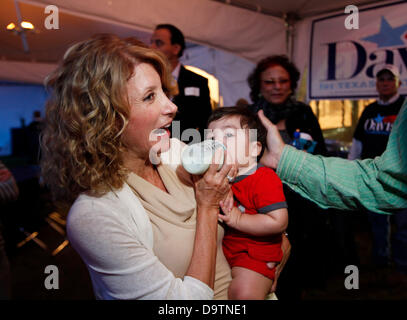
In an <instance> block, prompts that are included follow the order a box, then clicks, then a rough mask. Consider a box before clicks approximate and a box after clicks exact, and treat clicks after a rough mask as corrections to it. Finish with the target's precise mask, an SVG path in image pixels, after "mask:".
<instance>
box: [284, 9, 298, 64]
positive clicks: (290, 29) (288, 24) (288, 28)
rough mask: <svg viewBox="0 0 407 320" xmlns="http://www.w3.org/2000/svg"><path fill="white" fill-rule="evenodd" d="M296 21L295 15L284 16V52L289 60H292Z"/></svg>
mask: <svg viewBox="0 0 407 320" xmlns="http://www.w3.org/2000/svg"><path fill="white" fill-rule="evenodd" d="M298 20H300V19H299V17H298V15H297V14H296V13H293V12H288V13H285V14H284V26H285V41H286V52H287V56H288V58H289V59H290V60H292V59H293V54H294V33H295V23H296V22H297V21H298Z"/></svg>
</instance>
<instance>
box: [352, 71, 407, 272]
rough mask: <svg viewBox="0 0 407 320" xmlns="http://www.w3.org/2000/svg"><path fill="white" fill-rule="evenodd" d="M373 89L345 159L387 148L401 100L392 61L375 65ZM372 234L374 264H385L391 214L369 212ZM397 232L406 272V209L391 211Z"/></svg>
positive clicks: (397, 251) (399, 262)
mask: <svg viewBox="0 0 407 320" xmlns="http://www.w3.org/2000/svg"><path fill="white" fill-rule="evenodd" d="M375 76H376V89H377V92H378V94H379V99H378V100H377V101H375V102H373V103H372V104H370V105H368V106H367V107H366V108H365V109H364V110H363V113H362V115H361V117H360V119H359V121H358V124H357V126H356V129H355V133H354V136H353V141H352V147H351V149H350V152H349V155H348V159H350V160H354V159H367V158H375V157H376V156H380V155H381V154H382V153H383V152H384V150H385V149H386V146H387V142H388V139H389V136H390V132H391V130H392V127H393V123H394V121H395V120H396V117H397V115H398V113H399V111H400V108H401V106H402V105H403V103H404V100H405V99H404V97H402V96H400V94H399V93H398V89H399V87H400V74H399V71H398V70H397V68H396V67H395V66H394V65H389V64H386V65H379V66H378V67H377V68H376V72H375ZM368 217H369V222H370V225H371V231H372V236H373V252H372V254H373V256H372V259H373V264H374V265H375V266H376V267H380V268H382V267H384V268H386V267H388V266H389V263H390V256H391V253H390V230H391V224H390V216H389V215H382V214H377V213H373V212H368ZM392 218H393V219H394V223H395V225H396V227H397V232H395V233H394V234H393V242H392V250H391V251H392V254H393V260H394V262H395V264H396V266H397V267H398V268H399V269H400V271H402V272H404V273H406V274H407V209H402V210H401V211H399V212H398V213H397V214H395V215H393V216H392Z"/></svg>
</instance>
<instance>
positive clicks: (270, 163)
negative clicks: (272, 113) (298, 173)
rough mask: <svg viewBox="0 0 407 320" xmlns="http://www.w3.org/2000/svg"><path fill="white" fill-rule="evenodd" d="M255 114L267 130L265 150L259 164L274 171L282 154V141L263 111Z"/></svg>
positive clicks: (275, 127)
mask: <svg viewBox="0 0 407 320" xmlns="http://www.w3.org/2000/svg"><path fill="white" fill-rule="evenodd" d="M257 114H258V116H259V118H260V121H261V122H262V123H263V125H264V127H265V128H266V130H267V149H266V150H265V151H264V155H263V156H262V158H261V162H262V163H263V164H264V165H265V166H267V167H270V168H273V169H276V168H277V165H278V162H279V161H280V157H281V154H282V153H283V149H284V146H285V144H284V141H283V139H282V138H281V135H280V133H279V132H278V129H277V126H275V125H274V124H273V123H272V122H271V121H270V120H269V119H267V118H266V116H265V115H264V113H263V110H260V111H259V112H258V113H257Z"/></svg>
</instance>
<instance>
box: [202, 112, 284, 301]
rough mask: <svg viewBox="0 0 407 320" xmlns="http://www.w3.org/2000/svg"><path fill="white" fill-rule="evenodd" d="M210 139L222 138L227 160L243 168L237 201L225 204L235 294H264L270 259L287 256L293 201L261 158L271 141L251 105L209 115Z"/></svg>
mask: <svg viewBox="0 0 407 320" xmlns="http://www.w3.org/2000/svg"><path fill="white" fill-rule="evenodd" d="M208 129H210V130H207V139H215V140H218V141H220V142H222V143H223V144H224V145H225V146H226V149H227V156H226V161H228V163H235V164H237V167H238V173H237V176H236V177H235V179H234V180H233V182H232V186H231V188H232V191H233V196H234V199H235V206H234V207H233V209H232V210H231V211H228V210H227V209H226V207H225V206H224V205H223V204H221V209H222V211H223V213H224V214H220V215H219V218H220V219H221V220H222V221H223V222H225V223H226V225H227V227H226V230H225V236H224V238H223V251H224V254H225V256H226V259H227V260H228V262H229V264H230V266H231V268H232V278H233V280H232V283H231V285H230V287H229V292H228V294H229V299H233V300H236V299H239V300H241V299H244V300H250V299H264V298H265V296H266V295H267V294H268V293H269V291H270V287H271V285H272V283H273V279H274V276H275V268H273V269H270V268H268V267H267V262H271V261H274V262H280V261H281V259H282V250H281V235H282V233H283V232H284V231H285V229H286V228H287V224H288V214H287V204H286V201H285V197H284V193H283V185H282V182H281V180H280V179H279V177H278V176H277V174H276V173H275V172H274V171H273V170H272V169H269V168H267V167H264V166H262V165H261V164H258V163H257V160H258V159H260V157H261V155H262V153H263V148H264V146H265V145H266V144H265V140H266V130H265V128H264V127H263V126H262V124H261V123H260V120H259V119H258V118H257V116H256V115H254V114H253V113H252V112H251V111H250V110H248V109H247V108H246V107H224V108H219V109H216V110H215V111H214V112H213V113H212V115H211V117H210V118H209V120H208Z"/></svg>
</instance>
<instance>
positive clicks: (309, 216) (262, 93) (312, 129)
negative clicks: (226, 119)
mask: <svg viewBox="0 0 407 320" xmlns="http://www.w3.org/2000/svg"><path fill="white" fill-rule="evenodd" d="M299 77H300V73H299V71H298V69H297V68H296V66H295V65H294V64H293V63H292V62H290V61H289V59H288V58H287V57H286V56H283V55H275V56H270V57H267V58H265V59H263V60H261V61H260V62H259V63H258V64H257V66H256V68H255V69H254V70H253V72H252V73H251V74H250V76H249V78H248V82H249V86H250V89H251V92H250V97H251V99H252V101H253V104H252V105H250V106H249V108H250V109H251V110H252V111H254V112H256V113H257V112H258V111H259V110H263V111H264V114H265V116H266V117H267V118H268V119H270V121H271V122H273V123H274V124H276V125H277V127H278V129H279V131H280V134H281V136H282V138H283V140H284V142H285V143H287V144H291V143H292V142H293V138H294V132H295V131H296V130H297V129H299V130H300V132H303V133H307V134H308V135H310V136H311V137H312V139H313V140H314V141H316V142H317V144H316V147H315V150H314V153H316V154H325V153H326V146H325V142H324V138H323V135H322V131H321V128H320V126H319V123H318V120H317V118H316V117H315V115H314V113H313V111H312V109H311V107H310V106H308V105H306V104H304V103H302V102H300V101H297V100H296V99H295V96H294V93H295V89H296V88H297V82H298V80H299ZM284 194H285V195H286V199H287V204H288V213H289V221H290V222H289V226H288V229H287V232H288V235H289V238H290V241H291V242H292V251H291V257H290V259H289V260H288V262H287V266H286V268H285V269H284V271H283V273H282V274H281V277H280V280H279V281H280V283H279V287H278V289H279V290H278V291H277V295H278V296H279V298H280V299H284V298H286V299H290V300H292V299H300V298H301V295H302V294H303V289H304V288H306V287H309V286H314V285H315V284H317V283H318V281H319V280H321V281H322V282H323V275H322V276H321V268H322V265H323V263H324V262H323V261H318V260H317V259H321V252H320V250H321V246H322V245H323V243H324V241H321V240H322V239H323V238H322V237H321V236H322V233H323V232H324V230H325V229H326V217H325V216H323V215H322V214H321V209H319V208H318V207H317V206H316V205H314V204H313V203H311V202H310V201H308V200H305V199H303V198H302V197H301V196H299V195H298V194H296V193H295V192H293V191H291V190H290V189H289V188H288V187H286V186H284ZM310 261H312V263H310Z"/></svg>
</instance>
